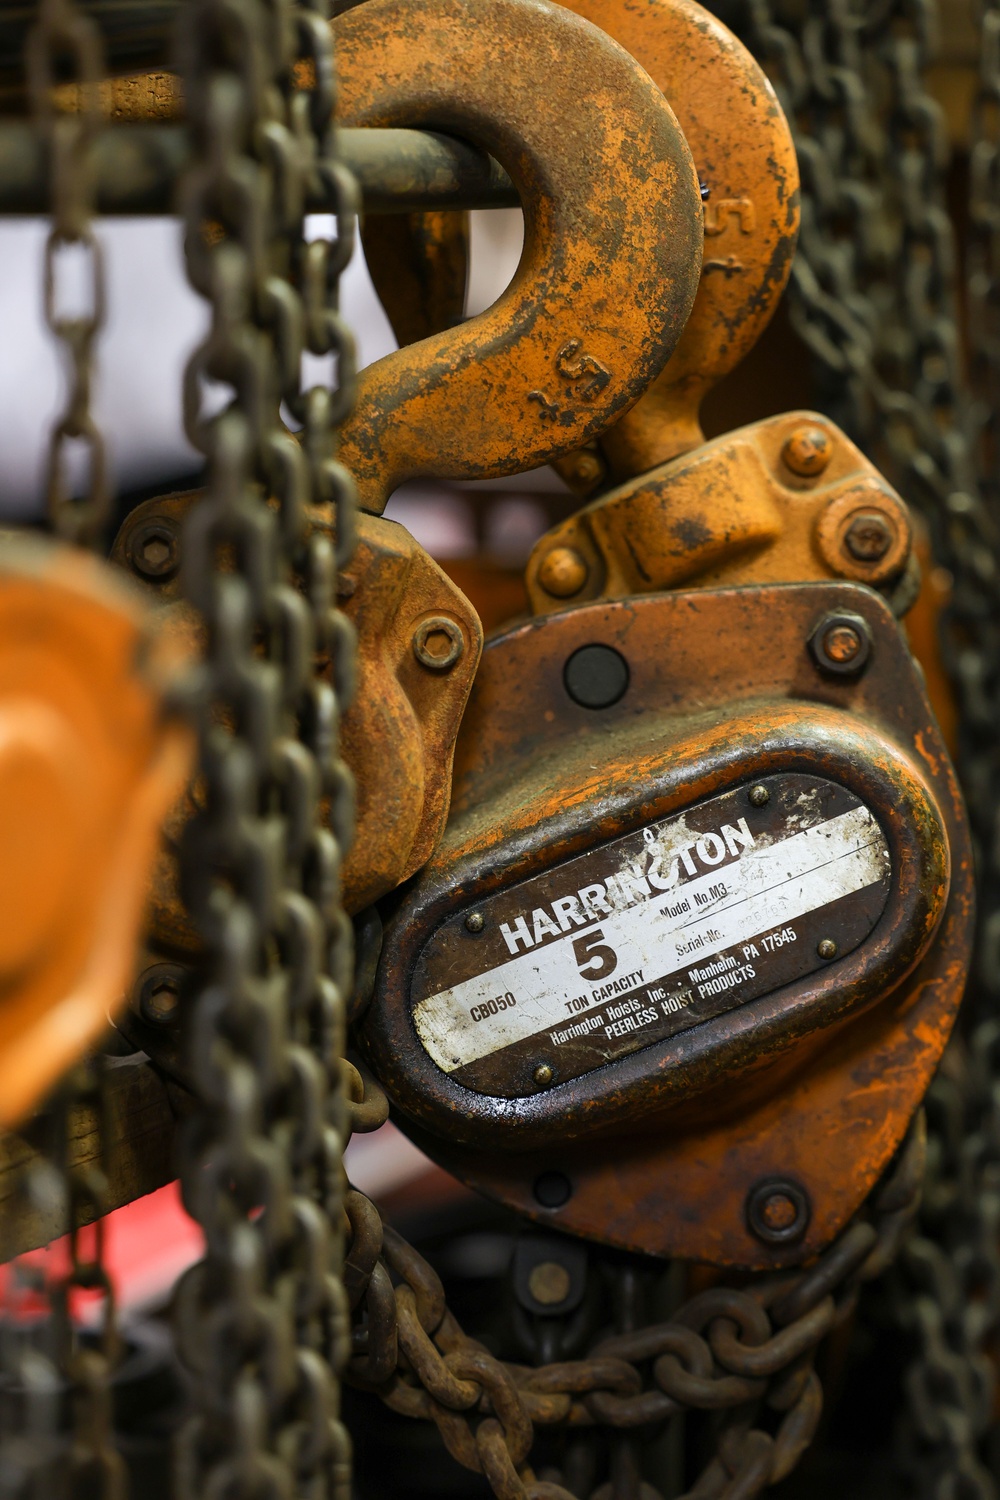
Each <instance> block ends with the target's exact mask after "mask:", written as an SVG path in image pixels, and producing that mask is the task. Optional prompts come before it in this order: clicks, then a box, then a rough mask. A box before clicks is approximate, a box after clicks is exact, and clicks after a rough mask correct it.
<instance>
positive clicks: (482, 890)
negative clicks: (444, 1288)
mask: <svg viewBox="0 0 1000 1500" xmlns="http://www.w3.org/2000/svg"><path fill="white" fill-rule="evenodd" d="M847 638H852V639H853V640H855V641H857V642H859V643H860V644H859V647H858V650H857V652H856V653H855V655H854V657H853V658H851V660H849V661H845V660H844V652H843V650H842V647H843V643H844V640H845V639H847ZM971 880H972V875H971V861H970V855H969V848H968V840H967V834H966V830H965V823H964V818H963V814H962V810H961V803H960V798H959V794H958V789H957V786H956V783H955V779H954V776H953V773H952V771H951V768H950V765H949V763H948V759H947V755H946V752H945V749H944V746H943V744H942V741H941V737H940V733H939V731H938V729H937V727H936V724H935V723H934V719H933V715H932V714H931V711H930V708H929V706H928V703H927V699H926V695H925V693H924V689H923V686H922V683H921V679H920V674H919V671H918V669H917V668H916V666H915V664H914V663H913V660H912V658H911V657H910V654H909V652H908V649H907V647H906V643H905V640H904V638H903V636H902V633H901V631H900V628H899V626H898V624H897V622H896V620H895V618H894V617H893V615H892V613H891V611H890V610H889V608H888V607H887V605H886V603H885V601H884V600H883V599H881V598H880V597H879V596H878V595H877V594H876V593H875V592H874V591H873V590H871V589H869V588H866V587H863V586H859V585H853V584H845V583H829V584H824V583H807V584H801V585H796V584H786V585H767V586H760V587H756V588H733V589H720V590H711V589H706V590H700V591H694V592H688V593H680V592H679V593H672V594H664V595H658V596H656V595H653V596H647V597H641V598H637V597H633V598H626V599H619V600H608V601H602V602H598V603H595V604H593V605H589V606H581V607H579V608H577V609H572V610H567V611H565V612H563V613H561V614H552V615H548V616H546V617H543V618H541V619H536V620H532V621H530V622H527V623H525V624H523V625H518V626H516V627H514V628H512V629H511V630H510V631H508V632H506V633H504V634H502V635H500V636H499V637H497V638H495V639H494V640H492V641H491V642H488V643H487V647H486V650H485V653H484V657H483V662H482V665H481V668H480V672H479V675H478V677H477V680H476V683H475V686H474V688H473V693H472V696H471V699H470V704H469V708H468V710H467V713H466V716H465V719H464V722H463V727H462V731H461V734H460V737H459V744H458V748H457V753H456V770H455V784H454V791H453V802H452V811H451V815H450V818H449V823H448V827H447V829H446V831H445V834H444V838H443V840H442V842H441V844H440V845H439V847H438V849H437V851H436V852H435V854H434V856H433V857H432V859H431V860H430V861H429V863H428V864H427V865H426V867H425V868H424V870H423V871H422V872H421V873H420V874H419V875H418V876H417V878H416V879H415V881H414V882H412V883H411V884H410V886H409V887H408V888H405V890H404V891H403V892H402V893H401V894H399V895H397V897H395V898H393V899H392V902H391V905H392V907H393V908H394V909H392V910H391V912H390V911H388V910H387V912H386V917H387V922H386V935H385V945H384V951H383V958H382V964H381V968H380V974H379V981H378V984H377V987H376V993H375V998H374V1000H373V1002H372V1005H371V1007H370V1009H369V1011H368V1013H367V1015H366V1016H365V1018H364V1021H363V1023H362V1026H361V1028H360V1032H359V1040H360V1044H361V1046H362V1047H363V1049H364V1052H365V1054H366V1056H367V1058H368V1061H369V1062H370V1064H371V1065H372V1067H373V1068H374V1069H375V1071H376V1073H377V1074H378V1076H379V1078H380V1079H381V1080H382V1081H383V1082H384V1084H385V1085H386V1087H387V1089H388V1090H389V1092H390V1095H391V1097H392V1099H393V1100H394V1103H395V1105H396V1107H397V1109H398V1111H399V1113H400V1117H401V1118H402V1119H403V1120H404V1121H405V1125H406V1128H407V1129H409V1130H411V1131H412V1132H414V1133H415V1135H416V1138H417V1139H418V1141H419V1142H420V1144H421V1145H422V1146H423V1147H424V1148H425V1149H426V1150H427V1151H428V1152H429V1153H430V1154H431V1155H432V1156H434V1157H436V1158H437V1159H438V1160H440V1161H441V1162H442V1163H443V1164H445V1165H446V1166H447V1167H448V1168H449V1169H450V1170H453V1171H455V1172H456V1173H457V1174H458V1175H459V1176H461V1177H463V1178H464V1179H465V1180H466V1181H468V1182H470V1183H472V1184H474V1185H475V1186H476V1187H478V1188H480V1189H481V1190H482V1191H484V1192H486V1193H487V1194H490V1195H492V1196H495V1197H498V1198H500V1199H501V1200H502V1201H504V1202H506V1203H508V1204H510V1205H511V1206H513V1207H515V1208H517V1209H518V1210H519V1211H521V1212H524V1213H527V1214H529V1215H531V1216H533V1217H535V1218H538V1219H543V1220H548V1221H550V1222H552V1223H554V1224H558V1226H559V1227H561V1228H563V1229H566V1230H569V1231H571V1232H574V1233H579V1234H583V1235H590V1236H593V1237H594V1238H599V1239H601V1240H604V1241H606V1242H610V1243H613V1244H618V1245H621V1246H624V1247H627V1248H630V1249H637V1250H643V1251H646V1252H649V1253H653V1254H659V1255H677V1256H682V1257H692V1258H696V1259H697V1258H701V1259H707V1260H710V1261H715V1262H720V1263H734V1264H740V1265H746V1266H766V1265H781V1264H783V1263H787V1262H788V1261H789V1260H793V1259H794V1260H799V1259H801V1258H802V1257H803V1256H804V1255H808V1254H809V1253H812V1252H814V1251H815V1250H818V1249H819V1248H821V1247H822V1246H823V1245H824V1244H826V1243H827V1242H828V1241H829V1240H830V1239H831V1238H832V1237H833V1236H834V1234H835V1233H836V1232H837V1231H838V1230H839V1229H840V1228H841V1227H842V1226H843V1224H844V1223H845V1222H846V1221H847V1220H848V1219H849V1217H850V1216H851V1214H852V1213H853V1212H855V1210H856V1209H857V1207H858V1206H859V1205H860V1203H861V1202H862V1201H863V1199H864V1197H865V1196H866V1194H867V1193H868V1191H869V1190H870V1189H871V1187H872V1184H873V1183H874V1182H875V1180H876V1179H877V1177H878V1175H879V1173H880V1172H881V1171H882V1170H883V1169H884V1167H885V1165H886V1163H887V1162H888V1161H889V1159H890V1158H891V1156H892V1154H893V1152H894V1151H895V1149H896V1147H897V1146H898V1145H899V1143H900V1141H901V1140H902V1138H903V1135H904V1133H905V1130H906V1127H907V1125H908V1123H909V1120H910V1117H911V1115H912V1113H913V1110H914V1109H915V1108H916V1106H917V1104H918V1103H919V1100H920V1098H921V1097H922V1095H923V1093H924V1091H925V1089H926V1087H927V1085H928V1083H929V1081H930V1077H931V1075H932V1073H933V1070H934V1068H935V1066H936V1064H937V1061H938V1059H939V1057H940V1053H941V1050H942V1048H943V1046H944V1043H945V1041H946V1039H947V1035H948V1032H949V1030H950V1027H951V1024H952V1020H953V1018H954V1014H955V1009H956V1007H957V1005H958V1002H959V999H960V997H961V990H962V983H963V980H964V974H965V969H966V965H967V960H968V949H969V943H970V939H971V906H972V895H971ZM772 1181H773V1182H778V1183H780V1184H784V1185H785V1186H784V1188H783V1189H782V1192H784V1193H785V1196H786V1197H787V1198H788V1201H790V1202H794V1203H795V1204H798V1206H799V1207H798V1211H797V1213H796V1215H795V1216H794V1222H792V1221H790V1222H789V1224H788V1225H784V1226H779V1229H782V1228H783V1229H787V1230H788V1231H789V1232H787V1233H783V1234H782V1233H777V1234H776V1237H774V1236H771V1237H769V1236H768V1231H767V1229H766V1226H765V1229H764V1233H763V1235H762V1234H761V1232H760V1228H761V1226H760V1224H759V1223H757V1224H756V1228H755V1227H754V1223H753V1222H752V1221H751V1219H750V1218H749V1217H748V1214H749V1209H748V1195H752V1194H753V1192H754V1191H755V1190H756V1189H757V1188H758V1187H759V1185H760V1184H766V1183H768V1182H772ZM779 1196H780V1194H779ZM556 1200H559V1201H556ZM778 1216H779V1218H780V1217H781V1215H780V1213H779V1215H778Z"/></svg>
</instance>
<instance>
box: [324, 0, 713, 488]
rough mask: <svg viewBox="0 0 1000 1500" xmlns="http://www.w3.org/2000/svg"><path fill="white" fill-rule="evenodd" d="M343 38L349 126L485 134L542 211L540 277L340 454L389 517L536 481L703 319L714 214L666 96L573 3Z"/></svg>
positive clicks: (380, 394)
mask: <svg viewBox="0 0 1000 1500" xmlns="http://www.w3.org/2000/svg"><path fill="white" fill-rule="evenodd" d="M332 24H333V27H334V33H335V37H336V43H337V57H338V75H339V81H340V104H339V109H340V115H339V118H340V119H341V121H342V122H343V123H344V124H350V125H371V126H388V125H403V124H405V125H421V126H425V127H429V128H436V129H439V130H446V131H450V132H452V133H454V134H457V135H462V136H465V137H467V138H468V139H471V140H473V141H475V142H476V143H477V144H479V145H481V146H484V147H485V148H486V149H488V150H489V151H491V152H492V153H493V154H494V155H495V156H496V157H497V158H498V160H499V161H500V162H501V164H502V165H503V166H504V167H505V168H506V169H507V171H508V172H509V173H510V175H511V177H512V178H513V180H514V182H515V184H516V185H517V187H518V190H519V191H520V193H521V197H522V202H523V205H524V212H525V247H524V253H523V255H522V258H521V264H520V266H519V267H518V271H517V275H516V276H515V278H514V281H513V283H512V284H511V286H510V287H508V289H507V291H506V292H505V293H504V294H503V296H502V297H500V298H499V300H498V301H497V302H496V303H494V305H493V306H492V307H491V308H489V309H488V310H487V311H486V312H484V313H481V314H480V315H478V316H477V317H475V318H472V319H470V320H469V321H468V322H467V323H464V324H462V325H461V326H460V327H457V328H451V329H447V330H445V331H443V332H440V333H436V334H434V335H432V336H431V337H429V338H427V339H424V340H423V341H422V342H421V343H419V344H417V345H414V346H412V347H410V348H407V349H405V350H399V351H397V352H395V353H393V354H390V355H388V356H386V358H385V359H382V360H380V361H378V363H376V364H375V365H372V366H370V367H369V368H368V369H367V370H364V371H363V372H362V374H361V376H360V379H359V394H358V401H357V405H356V407H355V411H354V413H353V415H352V416H351V417H349V418H348V419H347V421H346V423H345V424H344V427H343V429H342V432H341V446H340V457H341V459H342V461H343V462H344V463H345V464H346V465H347V467H348V468H349V469H351V471H352V472H353V473H354V475H355V478H356V479H357V481H358V488H359V494H360V497H361V503H362V505H363V506H364V507H365V508H366V509H369V510H374V511H377V512H381V510H382V509H383V508H384V506H385V502H386V500H387V499H388V496H389V495H390V494H391V493H392V491H393V490H394V489H395V488H396V486H397V485H398V484H400V483H402V482H403V480H405V479H408V478H413V477H417V476H420V475H428V476H434V477H439V478H452V479H477V478H486V477H491V476H497V475H502V474H516V473H519V472H521V471H523V470H525V469H530V468H534V467H536V466H537V465H538V464H542V463H545V462H547V461H548V460H549V459H551V458H552V457H553V456H554V455H555V454H557V453H561V452H566V451H567V450H568V449H570V448H573V447H576V446H578V445H579V444H580V443H582V442H585V441H587V440H588V439H589V438H591V437H593V436H594V435H596V433H598V432H599V431H601V430H602V429H603V428H605V427H606V426H607V425H608V424H609V422H611V421H613V420H614V418H615V417H617V416H618V415H620V414H621V413H623V412H624V411H625V410H627V408H628V407H629V406H630V405H631V404H632V403H633V402H634V401H636V400H637V398H638V397H639V396H640V395H641V394H642V392H643V391H644V390H645V389H646V387H647V386H648V385H649V382H650V380H651V379H652V378H653V377H654V376H655V375H656V374H657V373H658V372H659V371H660V370H661V369H662V367H663V365H664V364H665V362H666V360H667V358H668V357H669V355H670V353H671V351H672V350H673V348H674V345H675V344H676V342H677V339H678V337H679V336H680V333H681V331H682V329H683V327H684V324H685V322H686V320H687V317H688V314H689V312H690V310H691V306H692V303H693V301H694V296H695V292H696V290H697V277H698V268H699V265H700V261H701V239H702V232H701V207H700V198H699V191H698V184H697V178H696V176H695V171H694V166H693V163H692V160H691V154H690V152H689V150H688V147H687V144H686V142H685V140H684V137H683V135H682V134H681V131H680V128H679V127H678V124H677V121H676V120H675V118H674V116H673V112H672V111H671V109H670V107H669V105H668V104H667V103H666V101H665V99H664V98H663V95H662V94H661V93H660V91H659V90H658V89H657V88H656V87H655V85H654V84H653V83H652V82H651V81H650V79H649V78H648V77H647V76H646V74H645V73H644V72H643V71H642V69H641V68H640V67H639V66H638V65H637V64H636V63H635V62H634V61H633V59H632V58H631V57H629V56H628V54H627V53H626V52H625V51H624V50H623V49H622V48H620V47H619V46H618V45H617V44H616V43H614V42H613V41H611V39H610V38H609V37H607V36H606V35H604V34H603V33H602V32H600V31H599V30H598V29H597V28H596V27H594V26H591V25H590V24H589V23H588V22H585V21H583V20H581V19H580V18H579V17H576V16H573V15H572V14H571V13H569V12H567V11H566V10H565V9H563V8H562V7H561V6H556V5H550V4H548V3H547V0H536V3H533V4H531V5H525V4H524V3H522V0H488V3H485V4H484V3H481V0H480V3H471V0H424V3H422V4H420V5H419V6H402V7H401V6H400V5H399V3H398V0H368V3H366V4H365V5H361V6H358V7H357V8H356V9H353V10H350V11H348V12H347V13H346V14H344V15H341V16H339V17H338V18H337V19H336V20H335V21H334V22H333V23H332ZM456 416H458V417H459V418H460V420H459V421H457V422H456Z"/></svg>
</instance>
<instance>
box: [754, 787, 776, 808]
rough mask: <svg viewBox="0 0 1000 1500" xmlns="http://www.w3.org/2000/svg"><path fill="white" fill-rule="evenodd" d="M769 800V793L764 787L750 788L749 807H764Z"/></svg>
mask: <svg viewBox="0 0 1000 1500" xmlns="http://www.w3.org/2000/svg"><path fill="white" fill-rule="evenodd" d="M770 800H771V793H770V792H769V791H768V789H767V787H766V786H752V787H751V788H750V806H751V807H766V806H767V804H768V803H769V802H770Z"/></svg>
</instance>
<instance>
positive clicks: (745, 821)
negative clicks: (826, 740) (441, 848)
mask: <svg viewBox="0 0 1000 1500" xmlns="http://www.w3.org/2000/svg"><path fill="white" fill-rule="evenodd" d="M754 786H760V787H765V788H766V789H767V792H768V798H767V801H766V803H764V805H763V806H755V805H754V803H753V801H752V800H751V797H750V788H749V787H741V788H738V789H737V790H735V791H732V792H727V793H725V794H724V795H723V796H720V797H713V798H711V799H710V800H709V801H707V802H702V803H700V804H699V805H698V806H697V807H693V808H689V809H687V810H685V811H684V812H683V813H679V814H677V815H676V816H674V817H670V818H666V819H664V820H663V821H662V822H657V823H653V824H651V825H649V826H648V827H646V828H641V829H638V830H637V831H636V832H634V833H630V834H627V835H625V837H623V838H619V839H615V840H614V841H613V842H612V843H609V844H605V845H603V846H602V847H601V848H599V849H593V850H591V851H589V852H588V853H587V854H583V855H579V856H578V857H576V858H575V859H572V860H568V861H567V862H566V863H564V864H561V865H558V866H557V867H555V868H554V869H551V870H548V871H546V872H545V874H543V875H537V876H535V877H533V878H532V879H530V880H526V881H523V882H522V883H521V884H520V885H517V886H512V887H510V888H509V889H507V890H505V891H502V892H498V893H497V894H496V895H493V896H489V897H487V898H486V899H485V900H483V901H482V902H481V903H480V904H479V905H478V906H476V907H475V908H473V909H468V910H466V911H463V912H461V913H459V914H457V915H456V916H454V917H452V918H450V919H449V920H448V921H447V922H446V923H445V924H444V925H443V926H442V927H440V928H439V929H438V930H437V931H436V932H435V933H434V935H433V936H432V937H431V938H430V940H429V941H428V943H427V945H426V947H425V948H424V950H423V953H422V954H421V956H420V959H419V961H418V963H417V966H416V970H415V974H414V983H413V990H412V1001H413V1020H414V1024H415V1026H416V1029H417V1034H418V1036H419V1037H420V1040H421V1042H422V1043H423V1045H424V1047H425V1048H426V1050H427V1052H428V1053H429V1054H430V1056H431V1057H432V1058H433V1060H434V1062H435V1063H436V1064H437V1066H438V1067H439V1068H441V1069H442V1070H443V1071H444V1072H446V1073H449V1074H450V1075H451V1076H452V1077H453V1078H455V1079H456V1080H457V1081H458V1082H460V1083H463V1084H465V1085H466V1086H467V1087H468V1088H472V1089H476V1090H477V1091H479V1092H481V1093H488V1094H495V1095H498V1096H500V1097H504V1098H518V1097H523V1096H524V1095H526V1094H532V1093H537V1092H538V1091H539V1089H540V1088H543V1087H544V1088H548V1087H552V1086H554V1085H556V1084H559V1083H562V1082H565V1081H566V1080H567V1079H570V1078H577V1077H579V1076H580V1075H581V1074H583V1073H588V1072H590V1071H591V1070H592V1069H593V1068H599V1067H601V1066H603V1065H604V1064H605V1063H608V1062H611V1061H613V1060H614V1059H615V1058H619V1057H624V1056H625V1055H626V1054H628V1053H630V1052H635V1051H637V1050H638V1049H639V1048H641V1047H646V1046H649V1044H650V1043H652V1042H657V1041H661V1040H662V1039H663V1038H665V1037H669V1036H672V1035H673V1034H674V1033H675V1032H678V1031H682V1030H684V1029H685V1028H687V1027H689V1026H697V1025H698V1024H699V1023H701V1022H704V1021H706V1020H708V1019H710V1018H711V1017H712V1016H717V1015H719V1014H721V1013H722V1012H724V1011H729V1010H733V1009H734V1008H735V1007H736V1006H739V1005H743V1004H744V1003H745V1002H746V1001H748V1000H752V999H755V998H756V997H758V996H760V995H766V994H769V993H770V992H771V991H772V990H776V989H779V988H780V987H781V986H782V985H787V984H789V983H791V982H792V981H793V980H797V979H801V978H802V977H803V976H804V975H807V974H810V973H812V972H813V971H815V970H818V969H822V968H827V967H828V966H829V964H830V962H832V961H834V960H835V959H836V958H838V957H840V956H842V955H843V954H845V953H848V952H850V951H851V950H852V949H854V948H856V947H857V946H858V944H859V943H861V942H863V941H864V939H865V938H866V937H867V936H868V934H869V933H870V932H871V930H872V928H873V927H874V926H875V923H876V922H877V921H878V919H879V917H880V916H881V915H882V912H883V910H884V908H885V904H886V900H887V898H888V894H889V883H890V876H891V865H890V856H889V848H888V845H887V844H886V840H885V836H884V834H883V833H882V830H881V828H880V827H879V825H878V823H877V822H876V820H875V818H874V816H873V815H872V813H871V812H870V811H869V810H868V808H867V807H865V805H864V804H863V803H862V802H861V801H860V800H859V799H858V798H857V797H855V796H854V795H853V794H852V793H851V792H848V791H847V790H846V789H845V788H844V787H842V786H838V785H836V784H835V783H834V782H830V781H825V780H822V779H820V778H818V777H815V776H807V775H801V774H794V775H793V774H789V775H786V776H772V777H765V778H763V779H762V780H761V781H760V782H756V783H754ZM756 796H757V799H758V800H759V801H763V797H762V794H761V793H759V792H758V793H757V794H756ZM470 910H474V911H475V913H476V916H475V917H474V918H473V920H472V922H471V923H469V922H467V920H466V919H467V918H468V916H469V914H470ZM480 917H481V919H482V925H481V927H480V921H479V919H480ZM470 927H471V928H473V929H476V930H470Z"/></svg>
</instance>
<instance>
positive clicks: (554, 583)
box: [538, 547, 590, 599]
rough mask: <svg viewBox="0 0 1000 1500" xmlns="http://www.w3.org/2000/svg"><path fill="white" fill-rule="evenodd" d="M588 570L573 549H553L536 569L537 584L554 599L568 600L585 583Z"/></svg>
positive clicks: (583, 559) (581, 558) (585, 563)
mask: <svg viewBox="0 0 1000 1500" xmlns="http://www.w3.org/2000/svg"><path fill="white" fill-rule="evenodd" d="M589 574H590V569H589V568H588V567H587V562H586V559H585V558H583V557H581V555H580V553H579V552H577V550H576V548H575V547H553V548H552V550H551V552H546V554H545V556H544V557H543V558H542V561H541V563H540V564H539V567H538V582H539V583H540V584H541V586H542V588H543V589H544V590H545V592H546V593H547V594H551V595H552V597H553V598H554V599H570V598H572V596H573V595H574V594H578V593H579V592H580V590H581V589H582V588H583V586H584V584H585V583H586V582H587V578H588V577H589Z"/></svg>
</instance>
